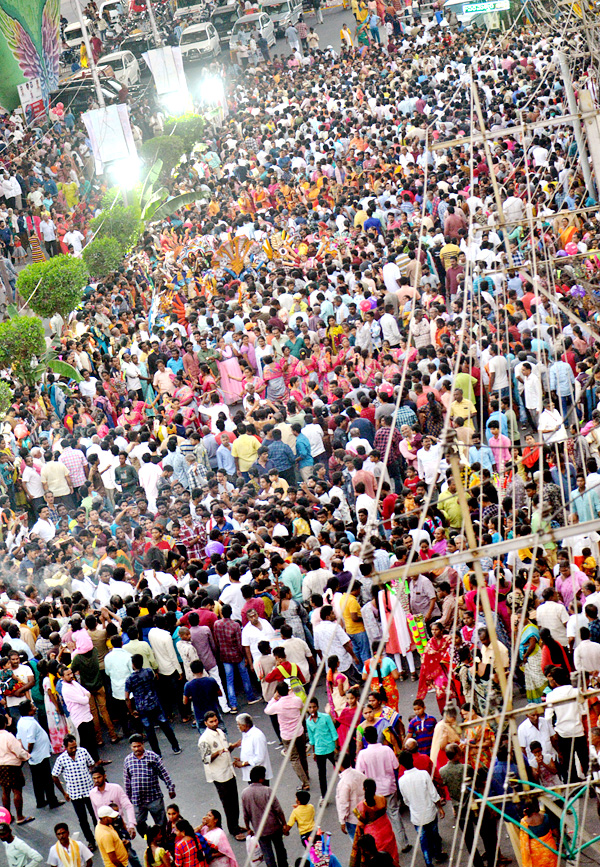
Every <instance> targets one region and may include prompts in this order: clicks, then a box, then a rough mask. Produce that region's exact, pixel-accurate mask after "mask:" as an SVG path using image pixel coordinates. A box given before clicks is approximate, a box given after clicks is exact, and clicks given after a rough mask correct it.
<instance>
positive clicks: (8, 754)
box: [0, 729, 29, 768]
mask: <svg viewBox="0 0 600 867" xmlns="http://www.w3.org/2000/svg"><path fill="white" fill-rule="evenodd" d="M28 758H29V753H28V752H27V750H26V749H25V748H24V747H23V745H22V743H21V741H20V740H18V739H17V738H16V737H15V736H14V735H11V733H10V732H7V731H6V729H2V731H0V767H2V766H3V765H11V766H12V767H17V768H20V767H21V765H22V764H23V762H26V761H27V759H28Z"/></svg>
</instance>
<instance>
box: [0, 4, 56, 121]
mask: <svg viewBox="0 0 600 867" xmlns="http://www.w3.org/2000/svg"><path fill="white" fill-rule="evenodd" d="M60 50H61V42H60V0H0V68H1V69H2V75H1V76H0V106H2V108H4V109H6V110H7V111H13V109H15V108H17V106H18V105H19V93H18V89H17V88H18V85H19V84H23V83H24V82H26V81H31V80H32V79H36V78H37V79H39V83H40V88H41V92H42V99H43V101H44V102H45V103H46V104H47V103H48V100H49V97H50V94H51V93H53V92H54V91H55V90H57V89H58V72H59V69H58V64H59V57H60Z"/></svg>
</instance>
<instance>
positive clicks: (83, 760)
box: [52, 747, 95, 800]
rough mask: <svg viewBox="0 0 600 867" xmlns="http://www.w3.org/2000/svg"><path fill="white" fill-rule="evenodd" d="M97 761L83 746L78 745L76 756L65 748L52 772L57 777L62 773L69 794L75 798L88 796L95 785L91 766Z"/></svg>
mask: <svg viewBox="0 0 600 867" xmlns="http://www.w3.org/2000/svg"><path fill="white" fill-rule="evenodd" d="M94 764H95V762H94V760H93V758H92V757H91V756H90V754H89V753H88V751H87V750H86V749H84V748H83V747H77V752H76V753H75V756H74V758H71V756H70V755H69V754H68V752H67V751H66V750H65V751H64V753H61V754H60V756H59V757H58V758H57V760H56V762H55V763H54V767H53V769H52V774H53V775H54V776H55V777H60V775H61V774H62V776H63V778H64V781H65V785H66V787H67V794H68V795H69V797H70V798H71V800H73V798H74V799H75V800H77V798H87V797H88V796H89V794H90V792H91V790H92V789H93V787H94V783H93V780H92V775H91V774H90V772H89V768H91V767H92V765H94Z"/></svg>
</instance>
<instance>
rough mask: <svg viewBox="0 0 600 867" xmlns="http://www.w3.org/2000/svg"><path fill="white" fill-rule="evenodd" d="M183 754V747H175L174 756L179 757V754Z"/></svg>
mask: <svg viewBox="0 0 600 867" xmlns="http://www.w3.org/2000/svg"><path fill="white" fill-rule="evenodd" d="M182 752H183V750H182V749H181V747H173V755H174V756H178V755H179V753H182Z"/></svg>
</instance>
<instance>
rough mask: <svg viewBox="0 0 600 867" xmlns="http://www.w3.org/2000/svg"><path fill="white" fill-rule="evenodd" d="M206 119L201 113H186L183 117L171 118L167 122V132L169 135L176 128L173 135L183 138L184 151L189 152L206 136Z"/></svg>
mask: <svg viewBox="0 0 600 867" xmlns="http://www.w3.org/2000/svg"><path fill="white" fill-rule="evenodd" d="M205 127H206V121H205V120H204V118H203V117H202V116H201V115H199V114H184V115H182V116H181V117H174V118H170V119H169V120H168V121H167V122H166V123H165V133H166V135H168V134H169V133H170V132H171V131H172V130H174V132H173V135H177V136H180V137H181V138H182V139H183V147H184V152H185V153H186V154H189V153H190V152H191V150H192V148H193V147H194V145H196V144H198V142H201V141H202V140H203V138H204V128H205Z"/></svg>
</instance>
